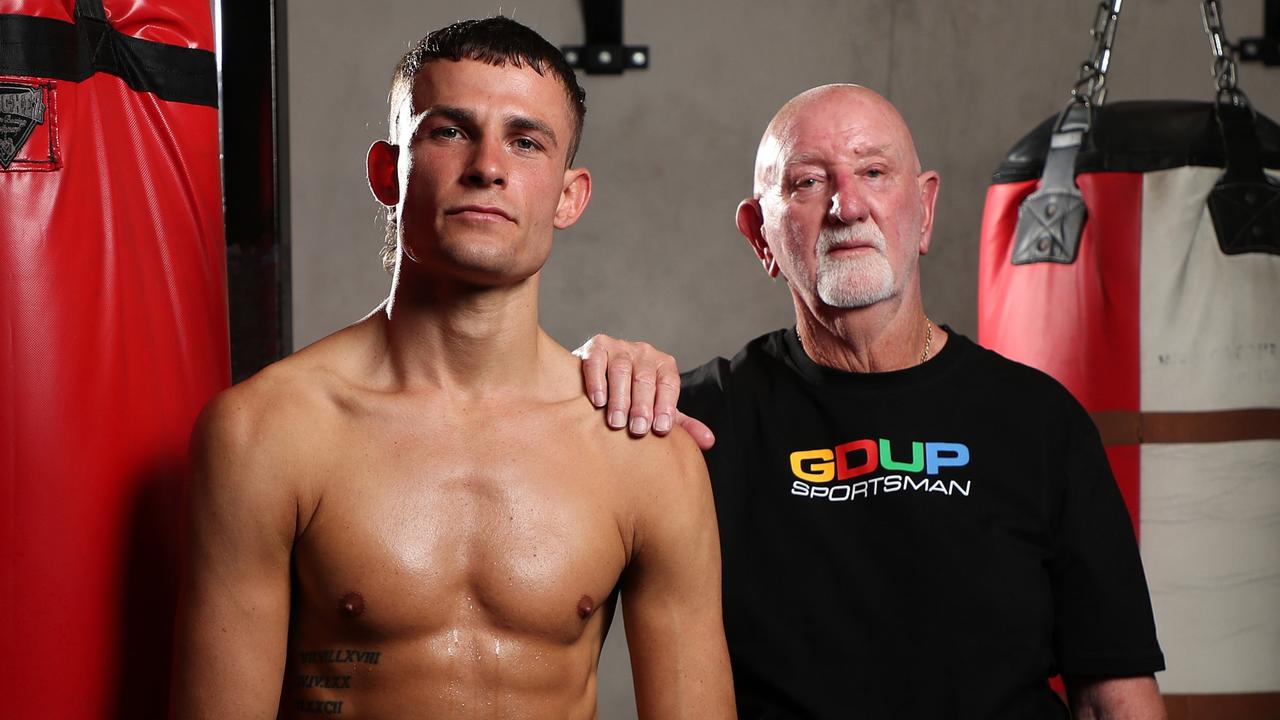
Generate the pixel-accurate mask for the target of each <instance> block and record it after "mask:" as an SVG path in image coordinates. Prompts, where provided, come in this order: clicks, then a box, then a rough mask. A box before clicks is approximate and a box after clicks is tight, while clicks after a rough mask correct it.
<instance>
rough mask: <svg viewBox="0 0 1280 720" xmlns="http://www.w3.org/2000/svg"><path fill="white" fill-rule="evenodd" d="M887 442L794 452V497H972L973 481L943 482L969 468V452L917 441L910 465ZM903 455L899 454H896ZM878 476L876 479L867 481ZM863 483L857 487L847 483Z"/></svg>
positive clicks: (956, 445) (948, 444)
mask: <svg viewBox="0 0 1280 720" xmlns="http://www.w3.org/2000/svg"><path fill="white" fill-rule="evenodd" d="M903 449H904V448H901V447H895V446H894V445H893V444H892V443H890V442H889V440H888V439H886V438H878V439H872V438H866V439H863V440H854V441H852V442H847V443H843V444H841V445H837V446H835V447H833V448H819V449H816V450H797V451H795V452H793V453H791V473H792V474H793V475H795V476H796V478H798V479H797V480H795V481H793V482H792V483H791V494H792V495H799V496H801V497H807V498H813V499H820V500H829V501H832V502H842V501H848V500H856V499H859V498H870V497H875V496H877V495H883V494H886V493H895V492H903V491H917V492H929V493H941V494H943V495H949V496H950V495H953V496H960V497H969V491H970V489H971V481H970V480H968V479H964V480H957V479H955V478H947V479H946V480H945V481H944V480H943V479H942V478H940V477H938V475H939V474H940V473H942V472H943V471H946V472H952V471H954V470H956V469H958V468H963V467H965V466H966V465H968V464H969V447H968V446H967V445H965V444H963V443H953V442H912V443H911V451H910V456H911V459H910V460H904V459H903V454H902V450H903ZM895 450H897V451H898V453H899V454H898V455H897V456H895V455H894V451H895ZM868 475H874V477H864V476H868ZM855 478H862V479H858V480H856V481H855V482H844V481H846V480H853V479H855Z"/></svg>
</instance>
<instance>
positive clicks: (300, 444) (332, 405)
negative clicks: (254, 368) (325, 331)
mask: <svg viewBox="0 0 1280 720" xmlns="http://www.w3.org/2000/svg"><path fill="white" fill-rule="evenodd" d="M331 337H333V336H331ZM328 340H329V339H326V340H324V341H321V342H320V343H317V344H316V345H314V346H312V347H310V348H307V349H306V350H303V351H301V352H299V353H296V354H294V355H292V356H290V357H287V358H285V359H283V360H280V361H279V362H276V363H273V364H272V365H269V366H268V367H266V368H264V369H263V370H262V371H261V372H259V373H258V374H256V375H254V376H253V377H251V378H249V379H248V380H245V381H244V382H241V383H239V384H237V385H235V386H233V387H230V388H228V389H226V390H224V391H222V392H221V393H219V394H218V395H217V396H215V397H214V398H213V400H212V401H210V402H209V404H208V405H206V406H205V408H204V410H203V411H202V412H201V413H200V417H199V418H198V419H197V421H196V424H195V429H194V431H193V433H192V439H191V467H192V479H193V487H194V490H195V491H196V492H199V493H203V494H205V495H206V496H208V497H207V499H209V500H213V499H216V498H225V499H227V500H232V499H234V500H236V502H246V503H259V502H261V503H268V502H274V501H281V502H283V501H286V500H288V501H290V502H291V503H292V501H293V500H294V499H296V497H297V496H298V494H299V493H300V492H301V491H302V488H301V487H300V486H299V478H301V477H303V476H305V474H306V473H305V469H306V466H307V462H308V460H309V459H310V458H313V457H314V456H315V455H316V453H317V452H318V451H319V450H320V449H322V448H323V447H324V445H325V440H324V438H325V437H326V436H329V435H332V433H333V432H334V429H335V428H336V427H337V426H338V425H339V423H340V417H341V404H342V400H341V399H342V395H343V393H342V386H343V381H342V379H341V373H340V369H341V368H340V367H339V366H338V365H337V364H336V360H338V359H339V358H340V357H341V352H339V350H340V348H341V343H330V344H328V345H326V344H325V343H327V342H328Z"/></svg>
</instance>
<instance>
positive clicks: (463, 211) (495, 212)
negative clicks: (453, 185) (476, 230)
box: [444, 205, 516, 223]
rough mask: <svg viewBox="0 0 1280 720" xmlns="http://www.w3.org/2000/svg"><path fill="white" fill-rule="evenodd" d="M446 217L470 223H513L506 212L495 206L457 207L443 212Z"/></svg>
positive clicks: (513, 219) (512, 219)
mask: <svg viewBox="0 0 1280 720" xmlns="http://www.w3.org/2000/svg"><path fill="white" fill-rule="evenodd" d="M444 214H445V216H446V217H454V218H457V219H459V220H468V221H471V222H511V223H513V222H515V221H516V219H515V218H513V217H511V214H510V213H508V212H507V211H506V210H503V209H502V208H500V207H497V206H495V205H458V206H455V207H451V208H449V209H448V210H445V212H444Z"/></svg>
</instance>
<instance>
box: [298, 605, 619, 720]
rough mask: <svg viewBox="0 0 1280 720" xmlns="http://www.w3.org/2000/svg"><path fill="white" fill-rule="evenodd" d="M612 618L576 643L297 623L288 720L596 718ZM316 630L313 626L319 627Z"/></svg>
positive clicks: (475, 627)
mask: <svg viewBox="0 0 1280 720" xmlns="http://www.w3.org/2000/svg"><path fill="white" fill-rule="evenodd" d="M606 614H607V613H605V612H597V613H595V615H594V616H593V617H592V618H590V620H589V621H588V623H587V627H586V628H584V630H585V632H583V633H582V635H581V637H579V638H578V639H577V640H576V641H574V642H570V643H564V642H559V641H556V640H547V639H539V638H533V637H529V636H527V635H523V634H521V633H519V632H517V631H515V630H513V629H511V628H503V627H500V624H499V623H496V622H494V621H495V620H496V618H482V617H479V615H480V613H477V617H474V618H471V620H472V621H464V622H459V623H456V624H453V625H451V626H449V627H444V628H439V629H437V630H435V631H433V632H427V633H422V634H418V633H401V634H400V635H399V636H398V637H395V638H390V637H387V636H383V637H381V638H378V637H376V636H374V635H373V634H370V633H355V634H353V633H348V632H343V633H335V632H333V630H334V628H333V627H332V624H330V626H329V627H327V628H325V627H322V626H321V625H322V624H321V623H311V622H308V621H307V618H298V619H299V620H300V621H301V622H298V623H297V625H295V630H296V632H291V638H290V643H289V656H288V663H287V665H286V670H285V678H284V692H283V693H282V696H281V705H280V717H281V718H318V717H337V718H407V717H413V718H437V717H438V718H471V717H476V718H479V717H484V718H594V717H595V711H596V664H597V661H598V659H599V655H600V646H601V644H602V642H603V629H604V627H605V622H606V620H607V618H606V617H605V616H606ZM312 625H314V627H311V626H312Z"/></svg>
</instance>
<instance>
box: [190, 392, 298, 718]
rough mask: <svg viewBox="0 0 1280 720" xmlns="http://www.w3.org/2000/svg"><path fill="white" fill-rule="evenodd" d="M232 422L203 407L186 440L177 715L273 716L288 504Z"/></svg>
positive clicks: (282, 638)
mask: <svg viewBox="0 0 1280 720" xmlns="http://www.w3.org/2000/svg"><path fill="white" fill-rule="evenodd" d="M224 410H225V409H224ZM228 415H230V417H228ZM239 425H240V422H239V420H238V419H237V418H235V417H234V413H227V412H223V413H222V414H221V415H220V412H219V408H216V407H215V408H211V412H206V415H205V416H203V417H202V418H201V421H200V423H199V425H198V427H197V431H196V434H195V437H194V438H193V443H192V458H191V466H190V471H189V485H188V499H187V500H188V501H187V516H186V522H187V527H188V532H187V548H186V570H185V578H184V584H183V589H182V593H181V600H180V607H179V616H178V628H177V629H178V642H177V645H176V663H175V674H174V681H175V693H174V702H173V710H174V713H173V715H174V717H177V718H205V717H214V716H219V717H225V716H227V714H228V713H230V714H232V715H234V716H236V717H246V718H255V717H262V718H273V717H275V714H276V711H277V708H278V704H279V697H280V688H281V679H282V677H283V671H284V661H285V652H286V644H287V637H288V622H289V554H290V548H291V544H292V536H293V523H292V517H293V516H294V512H295V511H294V508H293V507H289V506H288V503H289V498H288V495H287V493H285V492H283V491H282V489H281V488H280V487H279V486H278V484H276V485H273V483H272V481H275V480H276V478H272V477H269V472H268V471H267V469H268V468H269V467H270V466H271V462H270V457H264V456H262V455H261V454H260V452H261V451H259V450H258V449H257V448H254V447H253V446H252V444H251V443H249V442H247V441H246V439H245V435H246V433H244V432H242V431H243V430H244V428H243V427H242V426H239ZM267 452H269V451H267ZM255 453H258V454H256V455H255Z"/></svg>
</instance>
